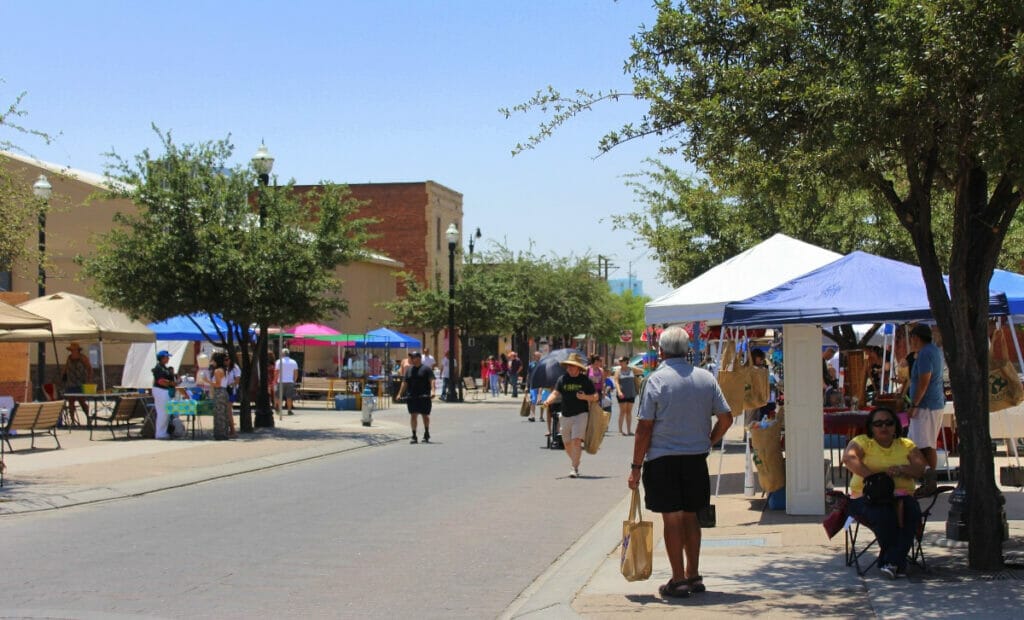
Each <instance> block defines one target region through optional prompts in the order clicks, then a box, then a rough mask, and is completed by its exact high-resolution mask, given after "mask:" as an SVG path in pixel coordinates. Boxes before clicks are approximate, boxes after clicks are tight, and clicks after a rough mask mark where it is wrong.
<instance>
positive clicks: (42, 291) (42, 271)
mask: <svg viewBox="0 0 1024 620" xmlns="http://www.w3.org/2000/svg"><path fill="white" fill-rule="evenodd" d="M32 193H33V194H35V197H36V198H38V199H39V202H40V204H39V275H38V277H39V282H38V284H39V297H43V296H45V295H46V211H47V209H49V207H50V205H49V201H50V195H51V194H53V186H52V185H50V181H49V180H47V178H46V175H45V174H40V175H39V178H38V179H36V182H35V183H33V184H32ZM38 347H39V348H38V350H37V352H36V368H37V369H38V373H37V377H38V381H39V384H38V386H37V392H36V399H37V400H40V401H43V400H46V394H45V393H44V391H43V383H45V382H46V347H45V346H44V343H42V342H40V343H39V345H38Z"/></svg>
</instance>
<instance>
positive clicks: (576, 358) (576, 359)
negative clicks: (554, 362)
mask: <svg viewBox="0 0 1024 620" xmlns="http://www.w3.org/2000/svg"><path fill="white" fill-rule="evenodd" d="M558 363H559V364H561V365H562V366H579V367H580V368H582V369H583V370H586V369H587V360H585V359H583V358H582V357H580V355H579V353H570V354H569V357H568V359H565V360H562V361H561V362H558Z"/></svg>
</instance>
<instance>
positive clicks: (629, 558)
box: [619, 489, 654, 581]
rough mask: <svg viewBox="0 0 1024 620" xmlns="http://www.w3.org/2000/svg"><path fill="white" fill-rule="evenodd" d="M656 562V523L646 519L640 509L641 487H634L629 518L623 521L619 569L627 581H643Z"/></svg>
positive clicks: (647, 577)
mask: <svg viewBox="0 0 1024 620" xmlns="http://www.w3.org/2000/svg"><path fill="white" fill-rule="evenodd" d="M653 564H654V523H652V522H651V521H644V520H643V514H642V513H641V511H640V489H633V499H632V501H630V503H629V518H628V519H627V520H625V521H623V522H622V557H621V559H620V560H619V570H620V571H622V576H623V577H625V578H626V581H643V580H644V579H649V578H650V576H651V569H652V568H653Z"/></svg>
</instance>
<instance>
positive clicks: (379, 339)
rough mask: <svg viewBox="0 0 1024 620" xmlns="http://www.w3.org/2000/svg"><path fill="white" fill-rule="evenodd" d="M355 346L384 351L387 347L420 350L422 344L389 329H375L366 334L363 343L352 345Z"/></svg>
mask: <svg viewBox="0 0 1024 620" xmlns="http://www.w3.org/2000/svg"><path fill="white" fill-rule="evenodd" d="M352 344H353V346H357V347H365V348H367V349H383V348H386V347H392V348H398V349H410V348H419V347H420V346H421V343H420V341H419V340H418V339H416V338H413V337H412V336H408V335H406V334H402V333H399V332H396V331H395V330H393V329H388V328H387V327H381V328H380V329H374V330H371V331H368V332H366V337H365V338H364V339H363V340H362V341H361V342H354V343H352Z"/></svg>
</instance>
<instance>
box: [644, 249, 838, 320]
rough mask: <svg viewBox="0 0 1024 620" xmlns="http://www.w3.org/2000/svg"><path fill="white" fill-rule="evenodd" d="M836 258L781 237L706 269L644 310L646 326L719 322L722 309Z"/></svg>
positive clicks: (823, 250)
mask: <svg viewBox="0 0 1024 620" xmlns="http://www.w3.org/2000/svg"><path fill="white" fill-rule="evenodd" d="M839 258H842V254H837V253H835V252H832V251H830V250H826V249H824V248H819V247H818V246H816V245H811V244H810V243H805V242H803V241H800V240H798V239H793V238H792V237H787V236H786V235H783V234H781V233H779V234H776V235H772V236H771V237H769V238H768V239H765V240H764V241H762V242H761V243H759V244H757V245H755V246H754V247H752V248H750V249H749V250H747V251H745V252H742V253H740V254H737V255H736V256H734V257H732V258H730V259H729V260H727V261H725V262H724V263H721V264H719V265H716V266H714V267H712V268H711V269H708V270H707V271H705V272H704V273H702V274H701V275H699V276H697V277H696V278H694V279H693V280H690V281H689V282H687V283H686V284H684V285H682V286H680V287H679V288H677V289H676V290H674V291H672V292H671V293H668V294H667V295H663V296H662V297H659V298H658V299H655V300H654V301H652V302H650V303H648V304H647V305H646V306H644V317H645V319H644V320H645V321H646V323H647V324H651V323H688V322H694V321H707V322H708V323H711V324H714V325H718V324H720V323H721V322H722V314H723V313H724V312H725V305H726V304H727V303H729V302H731V301H740V300H743V299H747V298H749V297H753V296H754V295H757V294H758V293H762V292H764V291H767V290H769V289H773V288H775V287H776V286H778V285H780V284H783V283H785V282H788V281H790V280H792V279H793V278H795V277H797V276H800V275H803V274H805V273H807V272H809V271H813V270H814V269H817V268H818V267H822V266H824V265H827V264H829V263H831V262H833V261H835V260H837V259H839Z"/></svg>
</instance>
